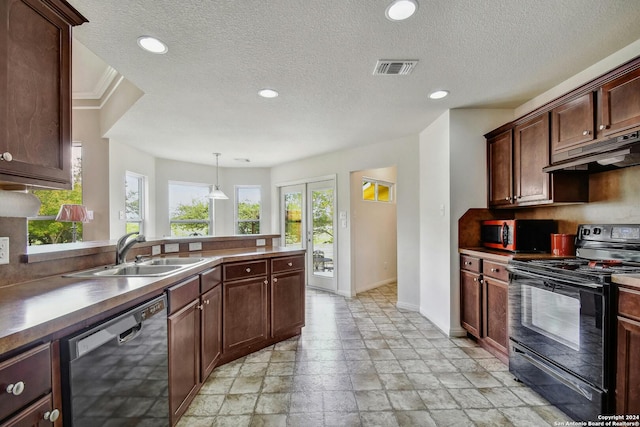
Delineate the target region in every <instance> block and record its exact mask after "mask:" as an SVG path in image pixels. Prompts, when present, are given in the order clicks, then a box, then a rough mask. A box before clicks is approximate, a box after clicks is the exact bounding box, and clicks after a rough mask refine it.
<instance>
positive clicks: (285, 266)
mask: <svg viewBox="0 0 640 427" xmlns="http://www.w3.org/2000/svg"><path fill="white" fill-rule="evenodd" d="M303 268H304V255H298V256H288V257H284V258H274V259H272V260H271V273H272V274H273V273H280V272H283V271H291V270H302V269H303Z"/></svg>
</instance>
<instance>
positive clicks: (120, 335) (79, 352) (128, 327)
mask: <svg viewBox="0 0 640 427" xmlns="http://www.w3.org/2000/svg"><path fill="white" fill-rule="evenodd" d="M166 307H167V297H166V295H162V296H160V297H158V298H155V299H153V300H151V301H148V302H146V303H143V304H141V305H139V306H137V307H135V308H133V309H131V310H128V311H126V312H124V313H122V314H120V315H118V316H116V317H115V318H113V319H111V320H108V321H106V322H104V323H101V324H98V325H96V326H94V327H92V328H91V329H89V330H86V331H84V332H82V333H80V334H78V335H75V336H73V337H70V338H68V339H65V341H68V350H69V361H73V360H75V359H78V358H80V357H82V356H84V355H85V354H87V353H89V352H91V351H93V350H95V349H97V348H98V347H101V346H102V345H104V344H106V343H108V342H109V341H111V340H114V339H115V340H117V342H118V344H120V345H124V344H126V343H127V342H129V341H131V340H133V339H134V338H135V337H137V336H138V335H139V334H140V333H141V332H142V329H143V328H142V324H143V323H144V322H145V321H146V320H148V319H150V318H151V317H153V316H156V315H158V314H161V313H163V314H164V315H165V316H166Z"/></svg>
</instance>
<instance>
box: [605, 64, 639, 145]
mask: <svg viewBox="0 0 640 427" xmlns="http://www.w3.org/2000/svg"><path fill="white" fill-rule="evenodd" d="M600 100H601V101H600V104H601V116H602V117H601V119H600V124H599V125H598V131H599V132H600V135H601V136H602V137H608V136H610V135H614V134H616V133H620V132H624V131H629V130H631V129H634V128H637V127H638V126H640V68H637V69H635V70H633V71H630V72H628V73H626V74H624V75H622V76H621V77H618V78H616V79H614V80H612V81H610V82H608V83H605V84H603V85H602V88H601V89H600Z"/></svg>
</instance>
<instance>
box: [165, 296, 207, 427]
mask: <svg viewBox="0 0 640 427" xmlns="http://www.w3.org/2000/svg"><path fill="white" fill-rule="evenodd" d="M167 322H168V323H167V325H168V334H169V410H170V416H171V425H174V424H175V423H176V422H177V420H178V419H179V418H180V416H181V415H182V414H183V413H184V412H185V411H186V410H187V407H188V406H189V403H190V402H191V400H193V398H194V397H195V395H196V393H197V391H198V387H199V384H200V305H199V300H195V301H193V302H192V303H191V304H189V305H187V306H186V307H184V308H183V309H182V310H180V311H178V312H176V313H174V314H172V315H171V316H169V317H168V319H167Z"/></svg>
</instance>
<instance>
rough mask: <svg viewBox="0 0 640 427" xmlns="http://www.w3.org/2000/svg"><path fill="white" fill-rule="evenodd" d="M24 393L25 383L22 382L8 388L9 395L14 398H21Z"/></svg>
mask: <svg viewBox="0 0 640 427" xmlns="http://www.w3.org/2000/svg"><path fill="white" fill-rule="evenodd" d="M23 391H24V383H23V382H22V381H18V382H17V383H15V384H9V385H8V386H7V393H9V394H13V395H14V396H20V395H21V394H22V392H23Z"/></svg>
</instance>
